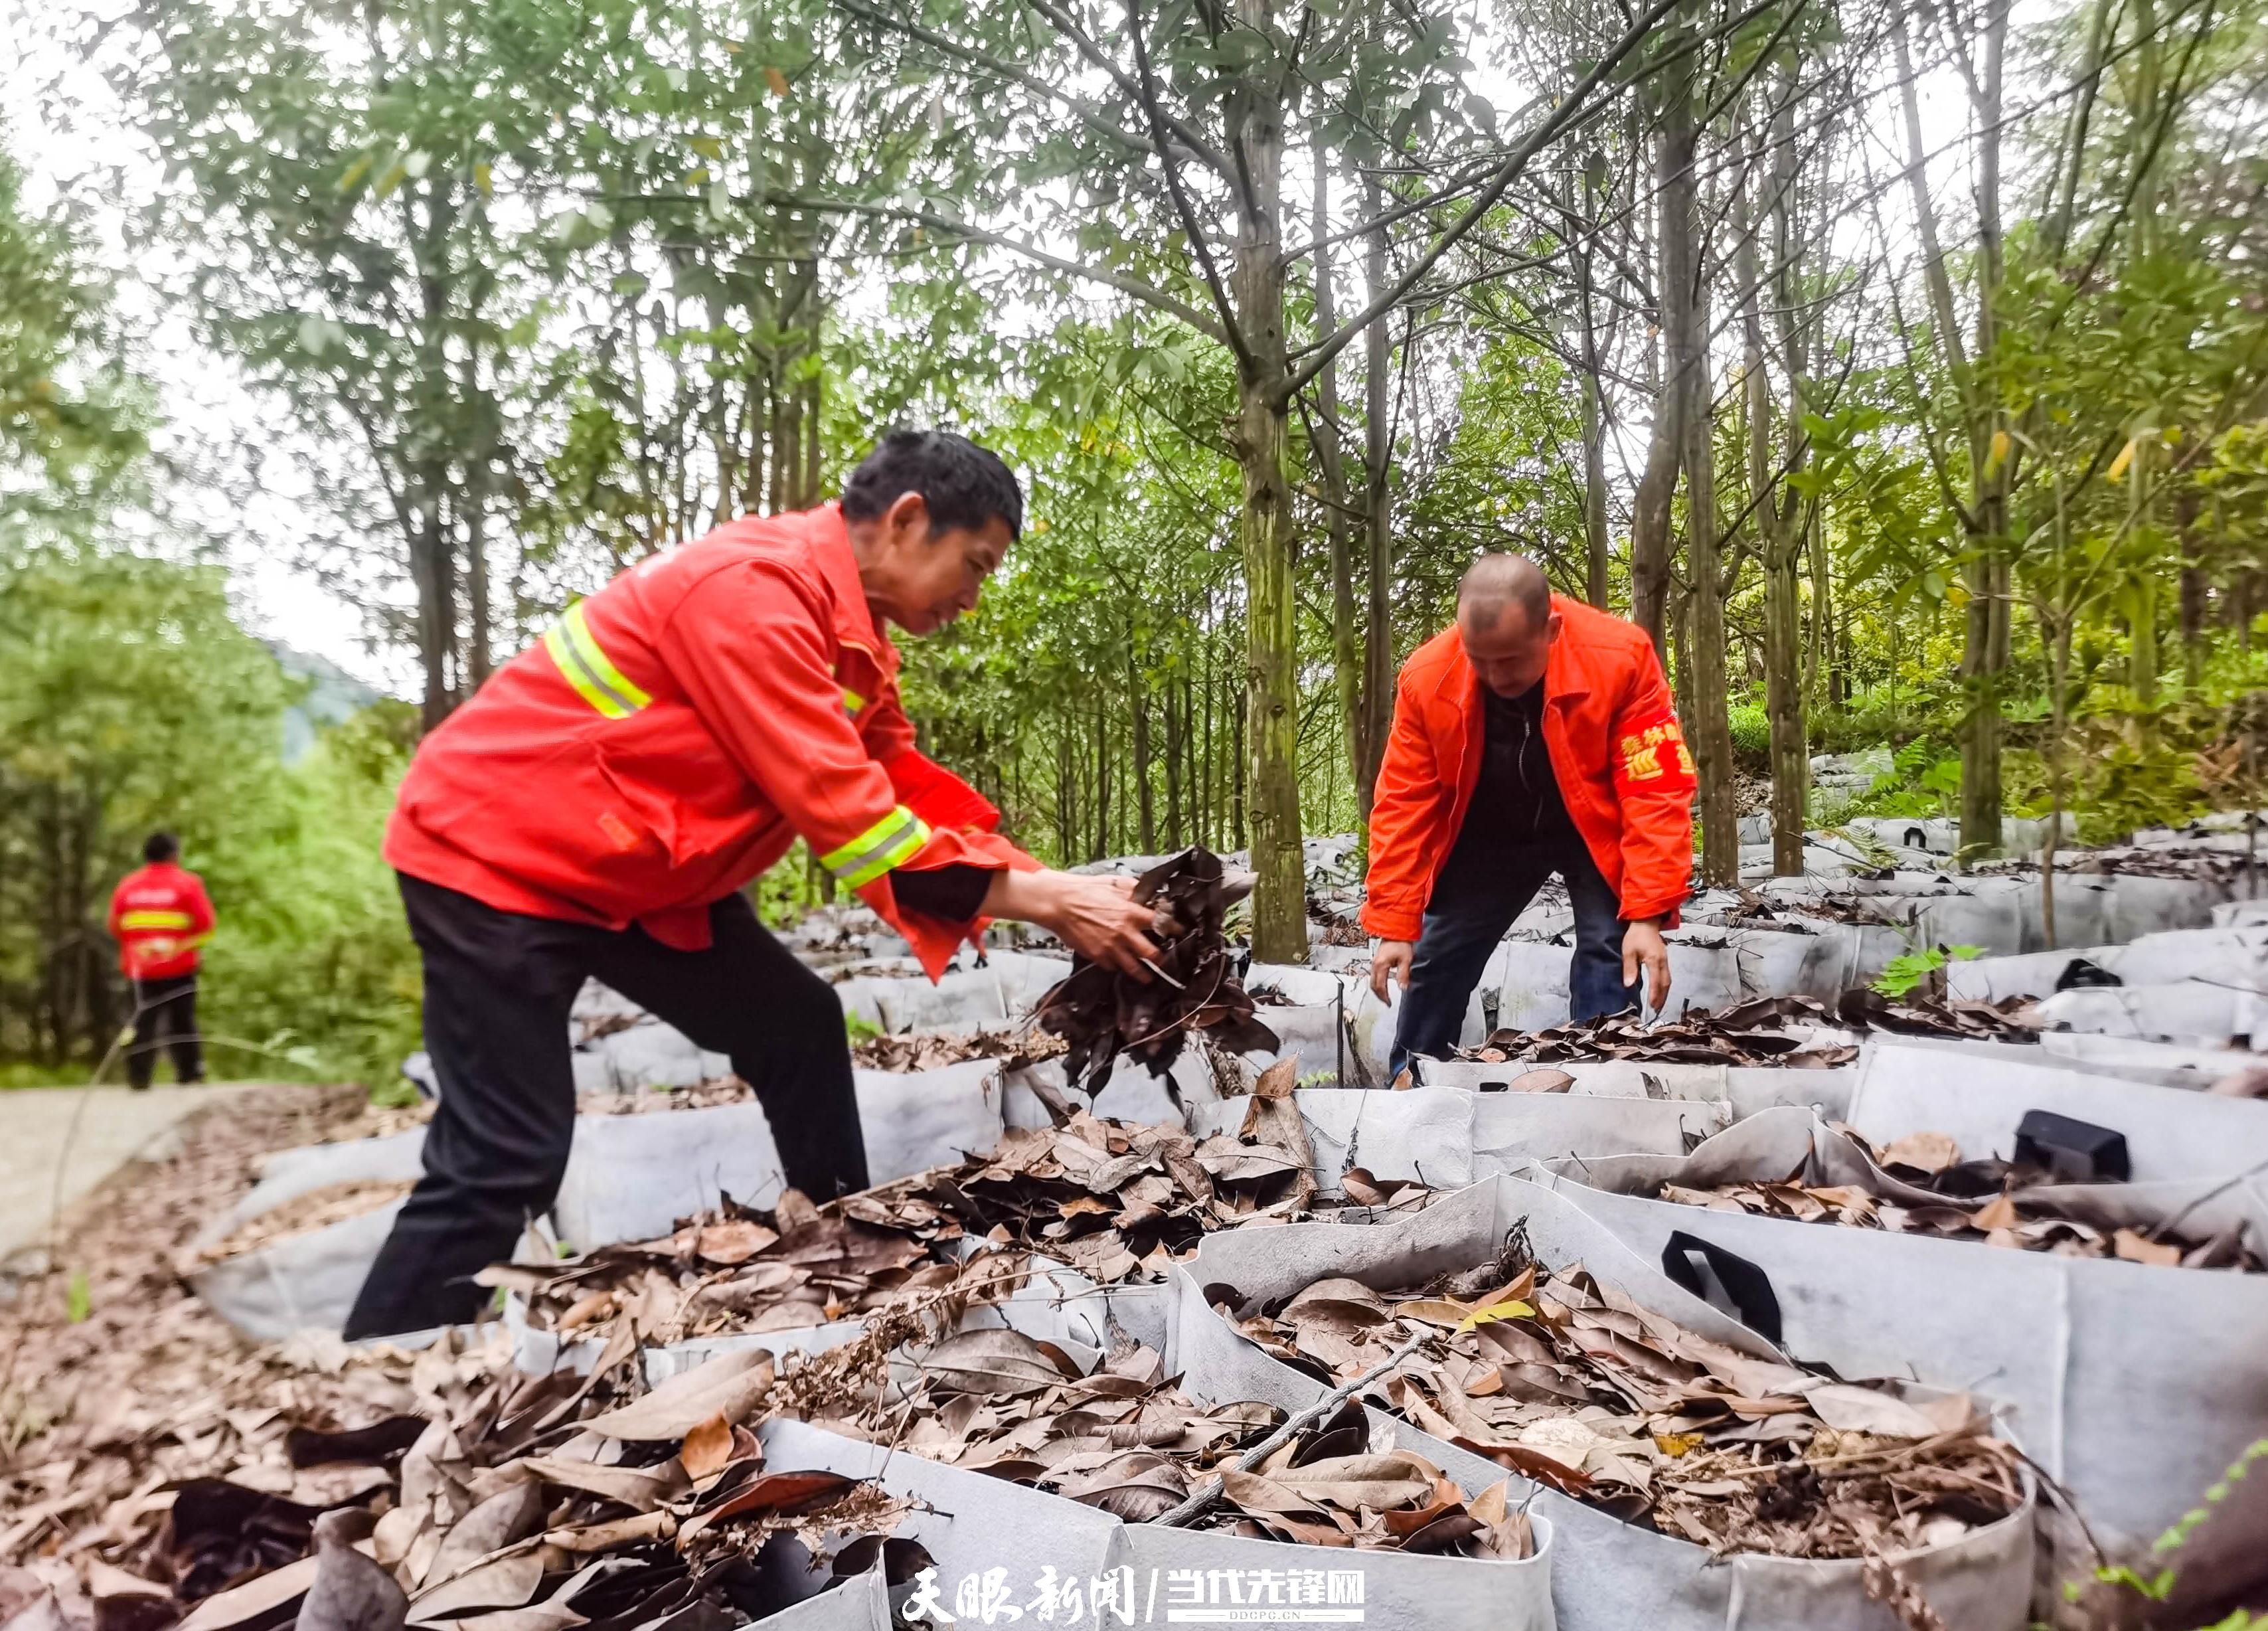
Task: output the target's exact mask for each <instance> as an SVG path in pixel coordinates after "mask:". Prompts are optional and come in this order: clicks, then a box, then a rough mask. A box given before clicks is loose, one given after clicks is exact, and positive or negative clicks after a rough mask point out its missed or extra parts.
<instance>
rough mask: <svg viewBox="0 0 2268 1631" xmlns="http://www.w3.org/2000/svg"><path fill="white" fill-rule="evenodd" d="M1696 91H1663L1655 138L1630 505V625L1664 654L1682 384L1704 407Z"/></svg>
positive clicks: (1682, 439)
mask: <svg viewBox="0 0 2268 1631" xmlns="http://www.w3.org/2000/svg"><path fill="white" fill-rule="evenodd" d="M1693 91H1694V86H1693V84H1692V80H1691V77H1690V73H1686V74H1683V75H1681V76H1680V77H1678V78H1677V79H1675V80H1674V81H1673V82H1672V83H1671V84H1670V85H1668V87H1667V89H1666V92H1665V94H1666V95H1667V98H1668V105H1667V106H1666V107H1664V108H1663V110H1662V115H1661V142H1660V145H1659V147H1658V149H1657V156H1656V161H1655V177H1656V184H1657V187H1658V189H1659V192H1660V196H1661V225H1660V232H1659V239H1660V247H1659V252H1658V254H1657V256H1656V265H1655V275H1654V288H1655V294H1654V299H1655V305H1656V307H1657V309H1658V311H1659V313H1660V315H1661V325H1660V326H1661V350H1662V369H1661V394H1660V395H1659V396H1658V397H1657V398H1656V399H1655V403H1654V417H1653V437H1652V439H1651V441H1650V442H1649V444H1648V446H1647V448H1646V469H1645V471H1644V473H1643V474H1641V475H1640V476H1639V477H1638V491H1637V492H1636V494H1635V495H1633V497H1632V498H1631V621H1632V622H1634V623H1636V624H1638V627H1639V628H1641V629H1644V630H1645V631H1646V633H1647V634H1648V635H1649V636H1650V637H1652V638H1653V645H1654V649H1655V650H1656V651H1666V649H1667V646H1666V644H1665V642H1666V639H1667V637H1668V626H1667V618H1668V598H1669V565H1670V556H1671V550H1670V538H1669V505H1670V499H1671V498H1672V497H1673V496H1674V495H1675V491H1676V488H1677V470H1678V466H1679V464H1680V463H1681V462H1682V461H1683V452H1684V447H1685V443H1686V427H1685V424H1684V415H1685V413H1686V411H1687V410H1688V408H1689V405H1690V402H1691V394H1690V391H1689V390H1687V389H1686V387H1685V385H1684V381H1685V380H1687V378H1688V377H1689V376H1690V375H1693V374H1696V373H1698V374H1701V375H1702V377H1703V382H1704V383H1703V392H1702V401H1703V402H1704V403H1706V402H1707V401H1708V395H1707V387H1706V368H1707V358H1706V357H1705V354H1704V353H1705V338H1704V336H1700V335H1698V334H1697V333H1696V332H1695V323H1694V317H1693V313H1694V302H1695V300H1696V298H1697V294H1698V289H1697V284H1698V277H1697V268H1696V266H1695V264H1694V235H1695V225H1694V219H1693V218H1694V204H1695V188H1694V176H1693V160H1694V152H1695V148H1696V145H1697V140H1698V136H1697V130H1696V129H1695V124H1694V112H1693V103H1692V97H1693Z"/></svg>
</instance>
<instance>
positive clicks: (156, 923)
mask: <svg viewBox="0 0 2268 1631" xmlns="http://www.w3.org/2000/svg"><path fill="white" fill-rule="evenodd" d="M212 928H213V909H212V902H211V900H210V898H208V897H207V896H206V894H205V884H204V880H203V878H200V877H199V876H197V875H196V874H195V873H194V872H191V871H189V870H188V868H187V867H183V866H182V865H181V864H180V862H178V861H170V860H158V861H152V862H151V863H150V864H149V865H148V866H146V867H141V868H139V869H137V870H136V871H133V872H129V873H128V874H127V875H125V876H124V877H122V878H121V879H120V880H119V881H118V887H117V888H116V889H113V890H112V891H111V894H110V934H111V938H112V939H113V940H115V941H117V942H118V970H119V972H120V973H122V974H123V975H125V976H126V978H129V979H173V978H176V977H178V976H180V975H183V974H194V973H195V972H196V971H197V963H198V951H197V948H199V947H201V946H203V944H204V943H205V941H207V940H208V939H209V938H210V936H211V934H212Z"/></svg>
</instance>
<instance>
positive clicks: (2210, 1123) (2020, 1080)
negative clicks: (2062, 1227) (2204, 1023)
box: [1848, 1037, 2268, 1183]
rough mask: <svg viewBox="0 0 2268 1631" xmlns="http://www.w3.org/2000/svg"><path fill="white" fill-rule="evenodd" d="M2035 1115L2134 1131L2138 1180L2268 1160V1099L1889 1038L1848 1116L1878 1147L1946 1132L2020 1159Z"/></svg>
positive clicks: (2202, 1174) (2131, 1147)
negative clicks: (2025, 1126) (2018, 1149)
mask: <svg viewBox="0 0 2268 1631" xmlns="http://www.w3.org/2000/svg"><path fill="white" fill-rule="evenodd" d="M2027 1051H2028V1050H2027ZM2010 1052H2012V1053H2014V1052H2018V1050H2014V1049H2012V1050H2010ZM2033 1110H2045V1111H2054V1112H2056V1113H2057V1114H2058V1115H2062V1116H2070V1117H2073V1118H2076V1119H2078V1120H2080V1121H2085V1122H2091V1123H2093V1124H2094V1125H2097V1126H2102V1127H2109V1128H2111V1129H2112V1130H2114V1131H2116V1132H2118V1133H2124V1135H2125V1139H2126V1151H2127V1156H2128V1159H2129V1161H2130V1162H2131V1163H2132V1177H2133V1179H2134V1181H2135V1182H2137V1183H2151V1182H2155V1181H2158V1180H2161V1179H2176V1180H2177V1179H2184V1178H2209V1177H2227V1176H2228V1175H2229V1174H2231V1173H2236V1172H2244V1171H2248V1170H2251V1169H2252V1168H2254V1167H2255V1166H2257V1165H2261V1164H2263V1163H2268V1103H2264V1102H2262V1101H2259V1100H2256V1099H2239V1098H2222V1097H2220V1096H2215V1095H2213V1094H2207V1093H2196V1092H2191V1091H2188V1090H2186V1089H2181V1088H2154V1087H2145V1086H2140V1085H2138V1084H2135V1083H2131V1082H2124V1081H2117V1080H2115V1079H2112V1078H2110V1077H2104V1076H2095V1075H2088V1074H2085V1073H2082V1072H2078V1071H2070V1070H2062V1069H2058V1068H2056V1067H2055V1066H2051V1065H2048V1064H2045V1063H2034V1062H2032V1061H2030V1060H2028V1059H2004V1060H1993V1059H1979V1058H1975V1057H1962V1056H1949V1055H1948V1054H1947V1053H1945V1052H1942V1051H1940V1050H1938V1049H1933V1048H1912V1047H1905V1046H1903V1045H1901V1044H1898V1043H1896V1042H1895V1041H1892V1040H1889V1039H1888V1038H1885V1037H1870V1038H1869V1039H1868V1040H1867V1045H1866V1048H1865V1049H1864V1051H1863V1052H1861V1053H1860V1055H1859V1084H1858V1087H1857V1088H1856V1089H1855V1090H1854V1091H1853V1092H1852V1096H1851V1113H1850V1116H1849V1118H1848V1119H1849V1122H1850V1125H1851V1126H1852V1129H1853V1130H1854V1131H1856V1132H1857V1133H1859V1136H1860V1137H1861V1138H1863V1139H1865V1140H1867V1142H1868V1143H1869V1144H1871V1145H1873V1146H1874V1148H1876V1149H1882V1148H1887V1147H1888V1146H1889V1145H1890V1144H1893V1143H1895V1142H1896V1140H1899V1139H1902V1138H1904V1137H1905V1136H1906V1135H1907V1134H1909V1133H1946V1134H1948V1135H1949V1136H1950V1137H1951V1138H1952V1140H1953V1141H1954V1142H1955V1144H1957V1145H1959V1146H1960V1147H1961V1153H1962V1156H1963V1157H1964V1158H1966V1159H1969V1160H1978V1159H1981V1158H1983V1157H1985V1156H1987V1155H1998V1156H2000V1157H2003V1158H2004V1159H2005V1158H2007V1157H2008V1156H2011V1155H2014V1153H2015V1143H2016V1125H2017V1123H2018V1122H2020V1121H2021V1120H2022V1119H2023V1117H2024V1113H2025V1112H2026V1111H2033Z"/></svg>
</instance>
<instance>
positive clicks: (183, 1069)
mask: <svg viewBox="0 0 2268 1631" xmlns="http://www.w3.org/2000/svg"><path fill="white" fill-rule="evenodd" d="M180 853H181V846H180V842H179V841H178V840H177V839H175V838H174V837H173V834H172V833H170V832H153V833H151V835H150V837H149V838H148V840H147V841H146V842H144V845H142V859H143V860H145V861H147V862H148V863H149V865H147V866H145V867H142V868H141V869H140V870H138V871H136V872H129V873H128V874H127V875H125V876H124V877H122V878H121V879H120V880H119V881H118V887H117V888H116V889H114V890H112V891H111V895H110V935H111V938H112V939H113V940H115V941H117V942H118V968H119V971H120V972H121V973H122V974H124V975H125V976H126V983H127V988H128V989H129V991H131V992H132V993H133V995H134V1040H133V1041H132V1042H131V1043H129V1044H128V1046H127V1052H126V1081H127V1083H128V1085H129V1086H130V1087H132V1088H133V1089H134V1090H135V1091H136V1092H137V1093H138V1092H141V1091H143V1090H144V1089H147V1088H148V1087H149V1085H150V1078H151V1076H152V1075H153V1074H156V1072H157V1069H158V1052H159V1050H161V1049H163V1050H165V1051H166V1052H171V1053H172V1054H173V1079H174V1080H175V1081H181V1082H191V1081H203V1080H204V1079H205V1067H204V1059H203V1054H202V1052H201V1051H200V1050H199V1048H198V1046H197V963H198V962H199V956H198V948H199V947H201V946H203V944H204V943H205V941H206V940H207V938H209V937H210V935H211V934H212V928H213V909H212V902H211V901H210V899H209V898H207V897H206V895H205V884H204V880H203V878H200V877H199V876H197V875H196V874H195V873H194V872H190V871H188V869H187V868H185V867H183V866H182V865H181V864H180Z"/></svg>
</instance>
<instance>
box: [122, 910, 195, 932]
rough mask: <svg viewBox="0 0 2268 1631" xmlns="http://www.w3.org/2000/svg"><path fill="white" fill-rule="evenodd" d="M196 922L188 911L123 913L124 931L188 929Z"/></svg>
mask: <svg viewBox="0 0 2268 1631" xmlns="http://www.w3.org/2000/svg"><path fill="white" fill-rule="evenodd" d="M194 921H195V919H192V918H191V917H190V916H189V914H188V912H186V911H122V912H120V913H119V914H118V926H119V927H120V928H122V929H186V928H188V927H189V926H190V925H191V924H192V923H193V922H194Z"/></svg>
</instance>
